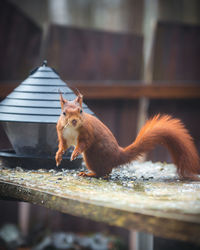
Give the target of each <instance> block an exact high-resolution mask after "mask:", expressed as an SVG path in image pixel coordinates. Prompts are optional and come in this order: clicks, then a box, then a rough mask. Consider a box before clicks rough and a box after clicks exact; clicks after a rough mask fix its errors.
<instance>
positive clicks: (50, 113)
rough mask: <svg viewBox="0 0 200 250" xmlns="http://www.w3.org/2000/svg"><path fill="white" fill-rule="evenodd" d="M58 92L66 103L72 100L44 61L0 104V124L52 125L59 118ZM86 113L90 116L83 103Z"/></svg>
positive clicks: (68, 91)
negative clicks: (12, 122)
mask: <svg viewBox="0 0 200 250" xmlns="http://www.w3.org/2000/svg"><path fill="white" fill-rule="evenodd" d="M59 90H60V91H61V92H63V93H64V97H65V98H66V99H67V100H72V99H74V98H75V97H76V95H75V94H74V92H73V91H72V90H71V89H70V88H69V87H68V86H67V84H66V83H65V82H64V81H62V80H61V79H60V77H59V75H58V73H56V72H55V70H54V69H52V68H50V67H47V62H46V61H44V63H43V65H42V66H41V67H38V68H36V69H35V70H33V71H32V72H31V74H30V75H29V77H28V78H27V79H25V80H24V81H23V82H22V83H21V84H20V85H19V86H18V87H17V88H15V89H14V90H13V92H12V93H11V94H9V95H8V96H7V97H6V98H5V99H4V100H3V101H2V102H1V103H0V121H9V122H11V121H14V122H29V123H30V122H31V123H35V122H36V123H37V122H39V123H56V122H57V120H58V117H59V115H60V100H59ZM83 109H84V111H85V112H87V113H92V111H91V110H90V109H88V107H87V106H86V105H85V104H83Z"/></svg>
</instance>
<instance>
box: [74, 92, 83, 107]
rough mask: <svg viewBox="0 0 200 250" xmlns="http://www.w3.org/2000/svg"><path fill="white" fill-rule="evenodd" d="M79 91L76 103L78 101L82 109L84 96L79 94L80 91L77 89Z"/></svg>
mask: <svg viewBox="0 0 200 250" xmlns="http://www.w3.org/2000/svg"><path fill="white" fill-rule="evenodd" d="M77 91H78V95H77V97H76V99H75V101H76V102H78V103H79V105H80V106H81V107H82V103H83V95H82V94H81V93H80V92H79V90H78V89H77Z"/></svg>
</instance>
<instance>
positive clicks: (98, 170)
mask: <svg viewBox="0 0 200 250" xmlns="http://www.w3.org/2000/svg"><path fill="white" fill-rule="evenodd" d="M61 105H62V110H63V111H64V112H65V113H66V114H67V115H65V117H63V115H61V117H60V119H59V121H58V123H57V133H58V139H59V149H58V152H57V153H56V163H57V165H59V164H60V161H61V160H62V154H63V153H64V151H65V150H66V149H67V147H69V146H70V145H67V140H68V138H63V129H64V126H65V124H70V122H71V120H72V119H74V118H75V119H76V120H77V125H76V126H75V127H73V126H72V129H74V130H76V131H78V138H77V143H76V145H75V149H74V151H73V153H72V156H71V159H72V160H74V159H75V158H76V157H77V156H78V155H79V154H81V153H83V157H84V160H85V163H86V166H87V168H88V169H89V170H90V171H91V172H92V173H89V174H87V173H83V172H81V173H80V175H81V176H105V175H108V174H109V173H110V172H111V171H112V169H113V168H115V167H117V166H119V165H121V164H125V163H128V162H131V161H132V160H134V159H136V158H137V157H138V156H140V155H141V154H143V153H146V152H148V151H150V150H152V149H153V148H154V147H155V146H156V145H157V144H161V145H163V146H165V147H167V149H168V150H169V152H170V153H171V156H172V159H173V161H174V163H175V164H176V166H177V170H178V174H179V176H180V177H181V178H189V179H195V178H196V175H197V174H198V173H199V171H200V164H199V157H198V154H197V150H196V148H195V145H194V143H193V139H192V137H191V136H190V135H189V133H188V131H187V130H186V128H185V127H184V125H183V124H182V123H181V121H180V120H178V119H173V118H171V117H170V116H168V115H163V116H161V115H156V116H155V117H153V118H152V119H150V120H148V121H147V123H146V124H145V125H144V126H143V128H142V129H141V130H140V132H139V134H138V136H137V138H136V140H135V141H134V142H133V143H132V144H131V145H129V146H128V147H125V148H122V147H120V146H119V145H118V143H117V141H116V139H115V137H114V135H113V134H112V132H111V131H110V130H109V129H108V128H107V127H106V126H105V125H104V124H103V123H102V122H101V121H100V120H99V119H97V118H96V117H94V116H92V115H89V114H86V113H84V112H82V113H80V108H81V106H82V96H81V95H80V94H79V95H78V97H77V98H76V100H74V101H71V102H69V101H67V100H63V99H62V97H61ZM70 129H71V128H70Z"/></svg>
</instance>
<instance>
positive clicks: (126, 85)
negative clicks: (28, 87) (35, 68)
mask: <svg viewBox="0 0 200 250" xmlns="http://www.w3.org/2000/svg"><path fill="white" fill-rule="evenodd" d="M67 83H68V86H69V87H70V88H72V89H73V90H74V91H75V92H76V88H78V89H79V91H80V92H81V93H82V94H83V95H84V97H85V99H138V98H141V97H147V98H150V99H184V98H185V99H192V98H200V84H185V83H183V84H176V83H174V84H172V83H165V84H163V83H162V84H159V83H157V82H156V83H153V84H151V85H145V84H144V83H142V82H126V81H125V82H117V81H111V82H108V83H105V82H104V81H102V82H93V81H82V82H79V81H70V82H68V81H67ZM18 84H19V83H16V82H15V83H13V82H12V83H0V98H1V99H3V98H5V97H6V96H7V95H8V94H9V93H10V92H11V91H12V90H13V89H14V88H15V87H17V85H18Z"/></svg>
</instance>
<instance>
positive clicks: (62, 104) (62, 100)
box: [59, 91, 67, 109]
mask: <svg viewBox="0 0 200 250" xmlns="http://www.w3.org/2000/svg"><path fill="white" fill-rule="evenodd" d="M59 92H60V105H61V109H63V107H64V104H65V103H66V102H67V100H65V99H64V98H63V96H62V93H61V91H59Z"/></svg>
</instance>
